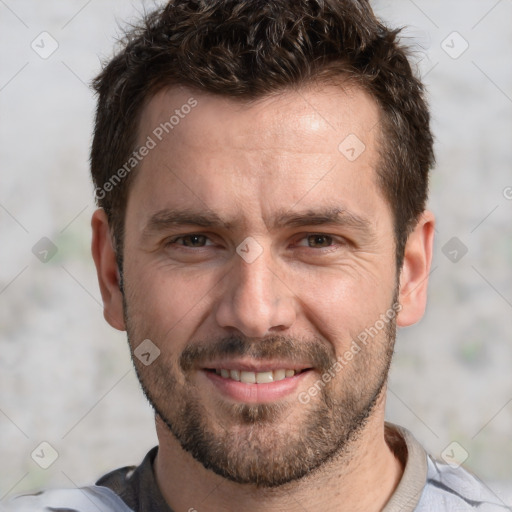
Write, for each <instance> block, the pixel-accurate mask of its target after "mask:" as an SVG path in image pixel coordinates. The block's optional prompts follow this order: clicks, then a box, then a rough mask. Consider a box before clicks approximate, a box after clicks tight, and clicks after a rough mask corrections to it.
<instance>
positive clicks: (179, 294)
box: [125, 262, 219, 344]
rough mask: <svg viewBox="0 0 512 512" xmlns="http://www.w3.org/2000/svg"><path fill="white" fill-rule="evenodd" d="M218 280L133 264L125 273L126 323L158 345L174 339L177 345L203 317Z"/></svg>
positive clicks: (201, 275) (207, 274) (196, 273)
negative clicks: (127, 318) (152, 338)
mask: <svg viewBox="0 0 512 512" xmlns="http://www.w3.org/2000/svg"><path fill="white" fill-rule="evenodd" d="M218 281H219V278H218V277H217V276H216V275H213V274H212V273H205V272H202V273H200V274H199V273H198V272H197V271H196V272H191V271H190V270H183V271H179V270H175V269H169V268H166V267H165V266H162V265H160V266H158V265H147V266H143V265H142V264H141V262H132V264H131V265H127V266H126V272H125V283H126V297H127V302H128V310H129V324H130V325H131V326H132V327H133V329H134V330H137V331H138V330H141V329H143V330H145V331H149V332H150V333H151V335H152V336H154V337H155V339H158V340H159V341H160V343H163V342H167V341H168V340H169V339H173V341H177V342H178V344H179V340H181V339H183V338H186V339H187V338H188V337H189V335H190V333H191V332H192V331H193V330H194V328H195V327H197V325H198V322H200V319H201V318H202V317H204V314H205V308H207V307H209V306H208V302H209V298H210V294H211V292H212V291H213V290H214V289H215V285H216V283H218ZM137 334H138V335H139V336H140V335H144V333H141V332H137ZM173 344H174V343H173Z"/></svg>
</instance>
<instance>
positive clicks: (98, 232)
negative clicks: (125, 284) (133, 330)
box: [91, 208, 126, 331]
mask: <svg viewBox="0 0 512 512" xmlns="http://www.w3.org/2000/svg"><path fill="white" fill-rule="evenodd" d="M91 227H92V244H91V250H92V257H93V259H94V263H95V265H96V273H97V275H98V283H99V286H100V291H101V297H102V299H103V315H104V317H105V320H106V321H107V322H108V323H109V324H110V325H111V326H112V327H114V328H115V329H119V330H120V331H124V330H126V328H125V325H124V315H123V295H122V293H121V290H120V286H119V285H120V275H119V269H118V266H117V258H116V253H115V250H114V247H113V245H112V238H111V236H110V227H109V224H108V219H107V215H106V214H105V211H104V210H103V209H101V208H100V209H98V210H96V211H95V212H94V214H93V216H92V220H91Z"/></svg>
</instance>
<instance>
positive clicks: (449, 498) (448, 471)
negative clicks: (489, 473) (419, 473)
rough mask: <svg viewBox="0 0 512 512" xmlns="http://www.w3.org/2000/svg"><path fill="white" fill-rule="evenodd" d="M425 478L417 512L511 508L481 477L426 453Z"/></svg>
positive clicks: (502, 511)
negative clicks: (426, 467) (426, 469)
mask: <svg viewBox="0 0 512 512" xmlns="http://www.w3.org/2000/svg"><path fill="white" fill-rule="evenodd" d="M427 463H428V471H427V481H426V483H425V487H424V490H423V493H422V496H421V499H420V502H419V503H418V507H417V511H418V512H427V511H430V510H434V509H435V510H457V511H470V510H478V511H479V512H507V511H508V512H512V508H510V507H509V506H507V505H506V504H505V503H504V502H503V501H501V500H500V498H499V497H498V496H497V495H496V494H495V493H493V492H492V491H491V490H490V489H489V488H488V487H487V486H486V485H485V484H484V483H483V482H482V481H480V480H479V479H478V478H477V477H476V476H474V475H472V474H471V473H469V472H468V471H466V470H465V469H463V468H462V467H453V466H450V465H448V464H446V463H444V462H440V461H438V460H436V459H434V458H433V457H432V456H431V455H428V457H427Z"/></svg>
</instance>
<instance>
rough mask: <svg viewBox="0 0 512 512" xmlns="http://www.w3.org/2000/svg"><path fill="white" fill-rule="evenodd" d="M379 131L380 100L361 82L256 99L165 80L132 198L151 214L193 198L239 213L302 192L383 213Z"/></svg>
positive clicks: (147, 112)
mask: <svg viewBox="0 0 512 512" xmlns="http://www.w3.org/2000/svg"><path fill="white" fill-rule="evenodd" d="M378 135H379V110H378V107H377V105H376V103H375V101H374V100H373V99H372V98H371V97H369V96H368V95H367V94H366V93H365V92H363V91H362V90H360V89H358V88H354V87H349V86H346V87H343V88H342V87H336V86H334V85H325V84H324V85H323V86H319V85H315V86H313V85H311V86H308V87H304V88H302V89H296V90H286V91H283V92H280V93H278V94H274V95H272V96H267V97H263V98H261V99H257V100H254V101H250V102H248V101H244V100H240V99H233V98H227V97H222V96H219V95H213V94H207V93H204V92H198V91H195V90H192V89H188V88H185V87H173V88H167V89H164V90H161V91H160V92H158V93H157V94H156V95H155V96H153V97H152V98H151V99H150V101H148V103H147V104H146V106H145V108H144V110H143V112H142V115H141V121H140V126H139V133H138V143H139V146H142V145H144V144H146V143H147V141H148V140H149V139H151V140H152V146H153V148H152V149H151V151H149V152H148V154H147V156H145V158H144V159H143V160H142V161H141V163H140V165H139V169H138V171H137V176H136V178H135V180H134V183H133V184H132V189H133V190H132V191H131V192H130V196H129V205H130V203H132V206H133V205H134V204H135V206H137V207H138V209H139V210H140V211H141V213H143V214H147V215H150V214H151V212H154V211H155V210H156V209H164V208H169V207H171V208H176V207H185V206H187V207H188V206H189V205H190V203H191V202H193V203H195V204H196V205H198V206H201V207H202V208H204V209H207V210H210V211H214V212H216V213H223V212H226V213H229V211H230V213H231V214H232V216H236V215H239V214H240V212H242V211H243V212H245V215H248V214H249V212H253V214H254V215H256V212H258V213H257V214H258V215H260V214H261V215H267V214H268V215H270V214H271V210H272V209H275V210H276V209H279V210H280V211H282V210H283V208H284V209H287V208H291V207H293V205H294V204H297V203H298V202H299V201H300V202H301V207H302V208H315V207H316V206H317V204H318V203H323V205H324V206H325V205H327V206H330V207H333V208H336V207H338V206H340V205H343V206H345V205H347V206H351V208H352V210H353V211H354V213H356V214H361V213H364V212H367V213H372V212H373V213H374V214H378V211H377V210H378V208H376V206H379V207H380V208H381V210H382V207H384V208H385V206H386V205H385V204H384V201H383V199H382V197H380V191H379V189H378V187H377V185H376V181H377V180H376V174H375V168H376V165H377V163H378V150H377V139H378ZM376 196H378V197H376ZM376 198H377V199H378V201H377V202H376ZM357 210H359V212H357ZM242 217H243V216H242Z"/></svg>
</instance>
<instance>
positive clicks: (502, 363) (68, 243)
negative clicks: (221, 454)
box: [0, 0, 512, 504]
mask: <svg viewBox="0 0 512 512" xmlns="http://www.w3.org/2000/svg"><path fill="white" fill-rule="evenodd" d="M154 5H155V4H154V2H145V1H134V0H133V1H126V0H89V1H86V0H68V1H66V2H59V1H57V0H46V1H44V2H41V1H39V0H0V62H1V66H0V169H1V171H0V172H1V180H0V234H1V238H0V247H1V248H0V256H1V260H0V263H1V264H0V454H1V456H0V499H2V498H4V497H7V496H11V495H13V494H18V493H20V492H22V491H25V490H27V489H34V488H39V487H54V486H66V487H70V486H74V485H84V484H90V483H92V482H93V481H94V480H95V479H96V478H97V477H99V476H100V475H101V474H103V473H105V472H107V471H108V470H111V469H113V468H116V467H119V466H123V465H128V464H137V463H138V462H139V461H140V460H141V459H142V457H143V455H144V454H145V453H146V451H147V450H148V449H149V448H151V447H152V446H154V445H155V444H156V436H155V433H154V426H153V418H152V413H151V410H150V408H149V406H148V405H147V404H146V402H145V399H144V398H143V396H142V393H141V392H140V390H139V386H138V383H137V380H136V377H135V375H134V372H133V370H132V367H131V362H130V359H129V353H128V349H127V346H126V341H125V335H124V334H122V333H118V332H116V331H114V330H113V329H112V328H110V327H109V326H108V325H107V324H106V322H105V321H104V320H103V316H102V306H101V300H100V294H99V290H98V285H97V282H96V276H95V271H94V267H93V263H92V259H91V257H90V249H89V245H90V227H89V221H90V217H91V214H92V212H93V209H94V205H93V199H92V198H93V187H92V185H91V182H90V179H89V174H88V150H89V145H90V141H91V128H92V116H93V111H94V108H95V102H94V98H93V95H92V93H91V90H90V89H89V87H88V83H89V82H90V80H91V78H92V77H93V76H95V75H96V74H97V73H98V71H99V70H100V66H101V64H100V62H101V59H106V58H108V57H109V56H111V55H112V50H113V44H114V41H115V38H116V36H118V35H119V34H120V27H121V26H123V25H124V22H125V21H130V20H132V21H133V20H134V18H137V16H138V13H139V12H141V11H142V10H143V8H144V7H145V8H147V9H151V8H152V7H153V6H154ZM374 7H375V10H376V12H377V13H378V14H379V15H380V16H381V17H382V18H383V19H385V20H386V21H388V22H389V23H390V24H392V25H395V26H407V27H408V28H407V29H406V30H405V31H404V34H403V36H404V38H405V39H406V40H407V41H408V42H409V44H410V45H411V46H413V47H414V49H415V52H414V55H415V60H416V63H417V66H418V72H419V74H421V76H422V77H423V80H424V82H425V83H426V85H427V87H428V91H429V101H430V104H431V107H432V114H433V130H434V132H435V135H436V151H437V166H436V169H435V170H434V172H433V174H432V186H431V200H430V208H431V209H432V210H433V211H434V213H435V214H436V216H437V220H438V224H437V241H436V246H435V255H434V262H433V270H432V274H431V278H430V302H429V306H428V310H427V313H426V315H425V318H424V319H423V320H422V321H421V322H420V324H418V325H416V326H414V327H410V328H407V329H403V330H401V331H400V332H399V336H398V343H397V353H396V358H395V362H394V367H393V370H392V375H391V379H390V390H389V397H388V411H387V415H388V418H389V420H391V421H393V422H396V423H399V424H401V425H403V426H405V427H407V428H409V429H411V430H412V431H413V433H414V434H415V435H416V437H417V438H418V439H419V440H420V441H421V442H422V443H423V444H424V445H425V446H426V447H427V448H428V449H429V450H430V451H431V452H432V453H433V454H435V455H436V456H438V457H442V456H444V457H448V458H449V457H452V459H453V461H452V462H453V463H457V462H462V460H464V462H463V465H464V467H466V468H468V469H470V470H472V471H474V472H475V473H477V475H478V476H479V477H480V478H481V479H482V480H483V481H484V482H485V483H486V484H487V485H488V486H489V487H490V488H491V489H492V490H493V491H494V492H495V493H496V494H498V495H499V496H501V498H502V499H503V500H504V501H506V502H507V503H508V504H510V503H512V343H511V341H512V340H511V338H512V270H511V268H512V225H511V224H512V222H511V220H512V171H511V162H512V66H511V64H510V63H511V62H512V60H511V55H512V23H511V20H512V1H511V0H500V1H496V0H478V1H475V0H472V1H468V0H464V1H462V0H459V1H453V0H452V1H446V0H434V1H433V0H429V1H426V0H414V1H413V0H395V1H393V2H390V1H387V2H386V1H376V2H374ZM41 239H43V240H42V241H41ZM47 239H49V240H50V241H51V242H49V241H48V240H47ZM55 250H57V252H56V253H55V254H53V253H54V252H55ZM45 251H47V252H45ZM41 443H49V445H50V446H51V447H52V448H50V447H49V446H48V445H47V444H43V445H41ZM452 443H455V444H452ZM52 450H55V453H54V452H53V451H52ZM41 453H44V457H43V456H42V455H41ZM38 454H39V457H38ZM48 465H49V467H48V468H47V469H44V468H43V467H40V466H48Z"/></svg>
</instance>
